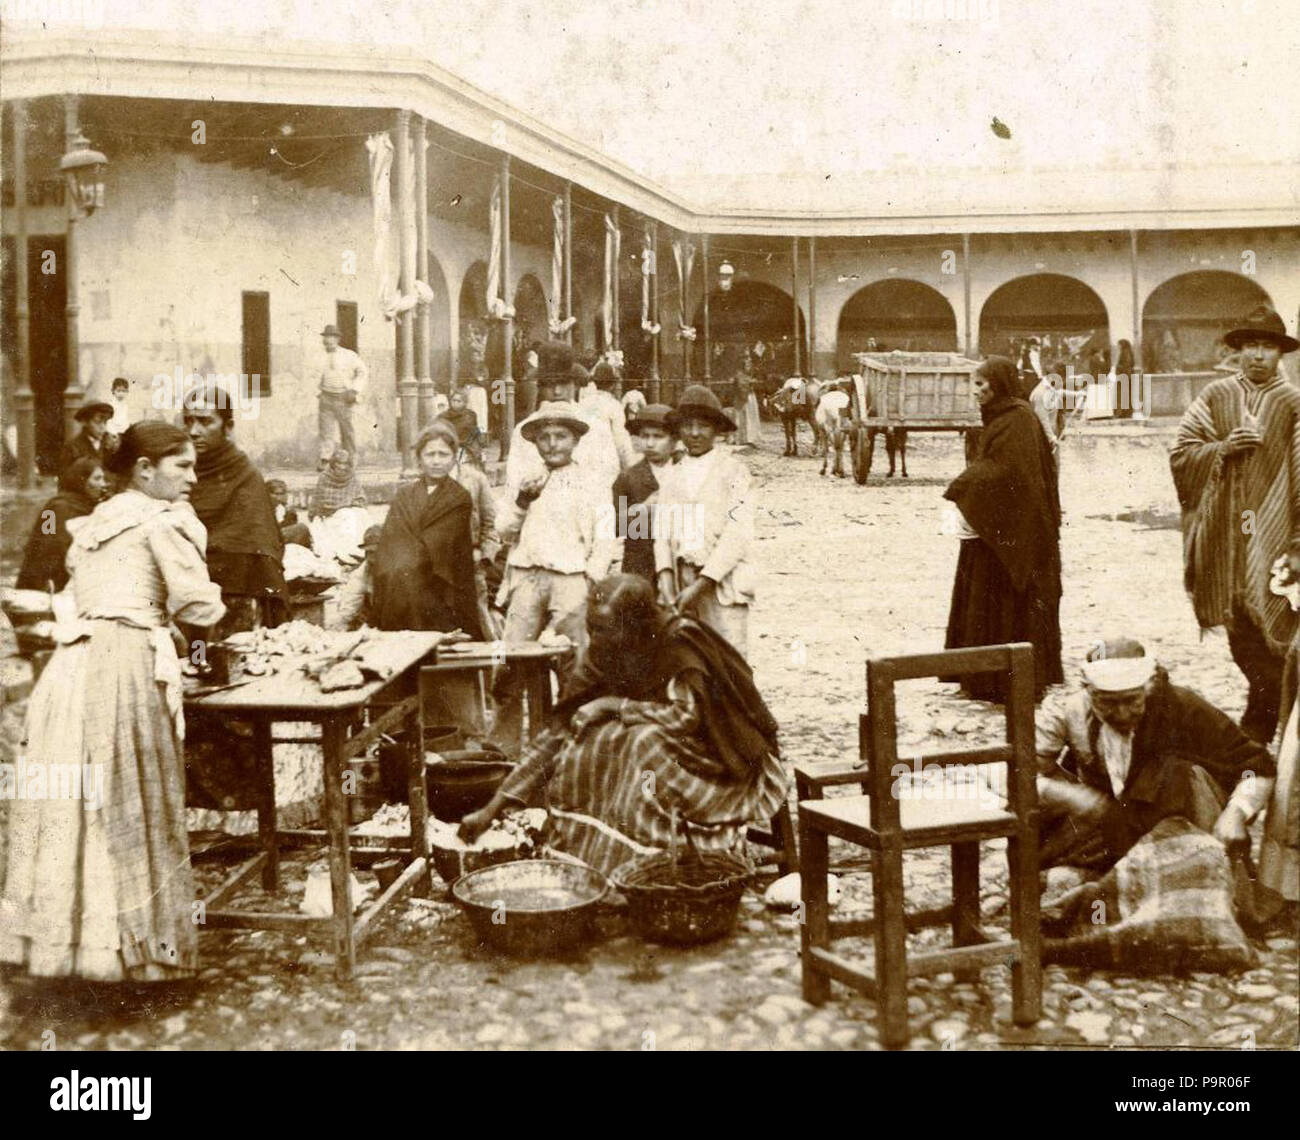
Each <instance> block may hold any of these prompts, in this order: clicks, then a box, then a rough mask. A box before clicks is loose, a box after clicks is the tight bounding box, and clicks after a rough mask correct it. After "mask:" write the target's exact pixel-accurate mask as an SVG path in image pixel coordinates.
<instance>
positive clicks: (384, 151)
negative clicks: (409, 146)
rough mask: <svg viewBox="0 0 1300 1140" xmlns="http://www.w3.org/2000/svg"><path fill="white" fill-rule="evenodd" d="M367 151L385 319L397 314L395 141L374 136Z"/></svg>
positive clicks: (385, 135) (376, 276) (381, 305)
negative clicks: (394, 208)
mask: <svg viewBox="0 0 1300 1140" xmlns="http://www.w3.org/2000/svg"><path fill="white" fill-rule="evenodd" d="M366 151H367V153H368V155H369V162H370V202H371V207H372V211H373V217H374V242H375V279H376V280H377V281H378V282H379V308H380V310H381V311H382V312H383V313H384V315H385V316H392V314H393V313H395V312H396V311H397V263H396V261H395V260H394V258H393V200H392V175H393V140H392V139H391V138H389V137H388V135H387V134H377V135H371V136H370V137H369V138H368V139H366Z"/></svg>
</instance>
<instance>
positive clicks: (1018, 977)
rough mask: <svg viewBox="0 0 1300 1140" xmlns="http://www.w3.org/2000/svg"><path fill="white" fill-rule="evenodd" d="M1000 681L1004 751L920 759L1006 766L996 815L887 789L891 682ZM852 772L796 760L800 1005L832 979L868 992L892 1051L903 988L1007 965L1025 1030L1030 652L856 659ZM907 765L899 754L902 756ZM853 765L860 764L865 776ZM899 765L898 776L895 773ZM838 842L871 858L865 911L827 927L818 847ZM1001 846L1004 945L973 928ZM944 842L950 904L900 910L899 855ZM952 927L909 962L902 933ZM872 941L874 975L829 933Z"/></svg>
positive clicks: (1031, 919)
mask: <svg viewBox="0 0 1300 1140" xmlns="http://www.w3.org/2000/svg"><path fill="white" fill-rule="evenodd" d="M990 672H1001V673H1004V674H1005V675H1006V676H1007V677H1008V699H1007V703H1006V726H1007V727H1006V733H1007V741H1006V743H1005V744H1001V745H997V746H995V747H992V748H975V749H965V750H962V751H956V752H943V753H939V754H937V755H934V756H925V757H924V764H925V766H926V767H927V768H929V767H942V768H947V767H950V766H952V765H954V764H967V765H976V764H991V763H1003V764H1006V765H1007V768H1008V773H1007V788H1008V804H1007V807H1006V809H1005V810H1004V809H1001V808H998V807H992V808H990V807H988V806H985V805H983V804H981V803H980V801H979V800H978V799H974V798H962V799H958V798H956V797H955V796H950V798H948V799H939V800H934V799H921V798H920V793H919V791H918V792H917V793H916V795H917V798H915V799H913V798H904V797H901V796H900V795H899V794H897V790H896V789H895V788H894V787H893V785H894V781H895V780H896V779H897V778H898V777H899V775H900V772H902V771H906V772H908V773H909V774H910V773H911V772H912V771H913V768H912V766H911V765H910V764H906V763H904V764H900V762H899V757H898V749H897V725H896V719H895V718H896V714H895V706H894V684H895V682H897V681H903V680H910V679H913V678H918V677H944V678H949V677H960V676H967V675H970V674H973V673H990ZM858 737H859V751H860V754H861V756H862V764H859V765H857V766H851V765H843V764H840V765H822V766H817V765H809V766H804V765H798V766H796V769H795V775H796V780H797V782H798V789H799V847H800V854H801V857H802V860H801V861H802V867H801V871H802V876H801V878H802V891H803V902H804V924H803V931H802V950H803V996H804V1000H805V1001H807V1002H810V1003H812V1004H813V1005H820V1004H822V1003H823V1002H824V1001H826V999H827V998H828V997H829V996H830V983H831V980H832V979H833V980H835V981H838V982H841V983H843V984H844V985H848V986H852V987H853V988H855V989H857V990H859V991H861V992H863V993H865V994H867V995H868V996H871V997H874V998H875V1000H876V1002H877V1005H878V1007H879V1009H880V1019H881V1034H880V1036H881V1042H882V1044H884V1045H885V1047H886V1048H891V1049H892V1048H901V1047H902V1046H904V1045H906V1044H907V1042H908V1040H909V1037H910V1034H909V1032H908V1026H907V979H908V977H909V976H910V975H928V974H937V973H943V972H947V971H952V972H953V973H954V974H956V975H957V976H958V977H959V978H962V979H971V980H973V979H974V978H975V977H976V976H978V970H979V969H980V968H981V967H983V966H987V965H992V964H1000V963H1007V964H1009V965H1010V967H1011V989H1012V1017H1013V1019H1014V1021H1015V1023H1016V1024H1017V1025H1032V1024H1033V1023H1034V1022H1035V1021H1037V1020H1038V1018H1039V1017H1040V1016H1041V1013H1042V969H1041V963H1040V936H1039V928H1038V922H1039V919H1038V897H1039V896H1038V799H1037V788H1036V782H1035V780H1036V770H1035V755H1034V656H1033V647H1032V646H1030V645H1028V644H1023V643H1022V644H1016V645H999V646H988V647H980V648H975V649H956V650H950V651H946V652H942V653H929V654H921V655H917V656H909V657H886V658H877V659H875V660H871V661H868V662H867V712H866V713H865V715H863V716H862V717H861V718H860V722H859V734H858ZM906 759H907V758H905V760H906ZM863 764H865V768H864V767H863ZM896 765H899V767H898V769H897V770H896V769H895V766H896ZM854 783H856V784H860V785H861V786H862V788H863V790H864V792H865V793H866V794H864V795H857V796H846V797H838V798H835V799H823V798H822V790H823V789H824V788H826V787H830V786H834V785H844V784H854ZM832 835H834V836H836V837H838V838H840V839H843V840H846V841H847V842H849V843H854V844H858V845H859V846H862V847H865V848H867V849H868V850H869V851H870V853H871V854H870V858H871V865H872V889H873V896H874V908H873V915H872V917H871V918H870V919H867V920H858V921H833V920H831V918H830V916H829V908H828V905H827V873H828V870H829V866H828V841H829V838H830V836H832ZM999 837H1005V838H1006V840H1007V860H1008V863H1009V864H1010V889H1009V896H1010V906H1011V939H1010V940H1009V941H1008V940H1005V939H1001V940H994V939H993V938H991V937H990V936H989V935H988V934H986V933H985V932H984V930H982V929H981V927H980V925H979V918H980V910H979V904H980V897H979V867H980V864H979V852H980V843H981V842H983V841H984V840H987V839H996V838H999ZM922 847H948V848H950V849H951V853H952V855H951V857H952V905H951V906H948V907H941V908H936V909H932V910H928V911H919V912H916V913H914V914H907V913H905V911H904V899H903V852H904V851H907V850H914V849H917V848H922ZM948 923H951V925H952V935H953V937H952V942H953V944H952V948H951V949H947V950H939V951H932V952H929V953H923V954H913V955H912V956H911V957H910V958H909V956H908V953H907V930H908V928H909V927H910V928H912V929H916V928H919V927H922V926H933V925H937V924H948ZM865 935H873V936H874V939H875V950H876V955H875V971H874V973H868V972H866V971H864V970H862V969H860V968H859V967H857V966H856V965H854V964H852V963H850V962H849V961H847V960H845V959H844V958H842V957H840V956H839V955H837V954H835V953H833V952H832V951H831V949H830V943H831V941H832V939H834V938H844V937H853V936H865Z"/></svg>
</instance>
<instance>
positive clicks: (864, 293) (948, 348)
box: [835, 277, 957, 372]
mask: <svg viewBox="0 0 1300 1140" xmlns="http://www.w3.org/2000/svg"><path fill="white" fill-rule="evenodd" d="M872 340H874V341H875V342H876V343H875V347H876V348H877V349H880V350H881V351H887V350H889V349H895V348H897V349H901V350H902V351H904V352H956V351H957V315H956V314H955V313H954V312H953V309H952V305H951V304H949V303H948V299H947V298H946V297H945V296H944V295H943V294H942V293H940V292H939V291H938V290H937V289H935V288H933V287H932V286H930V285H925V284H923V283H922V282H920V281H908V280H901V279H896V278H892V277H891V278H887V279H885V280H883V281H873V282H872V283H871V284H870V285H867V286H865V287H864V288H862V289H859V290H858V291H857V292H856V293H854V294H853V296H852V297H850V298H849V299H848V300H847V301H846V302H845V304H844V308H843V309H841V310H840V320H839V328H838V331H837V332H836V335H835V367H836V370H837V371H839V372H846V371H848V372H852V371H856V367H855V364H856V362H855V361H854V359H853V354H854V353H855V352H867V351H869V350H870V349H871V346H870V343H869V342H870V341H872Z"/></svg>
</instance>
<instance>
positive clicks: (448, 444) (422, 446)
mask: <svg viewBox="0 0 1300 1140" xmlns="http://www.w3.org/2000/svg"><path fill="white" fill-rule="evenodd" d="M457 446H458V440H457V437H456V432H455V429H454V428H452V426H451V425H450V424H448V423H446V422H444V421H438V420H435V421H434V422H433V423H431V424H430V425H429V426H428V428H427V429H426V430H425V432H424V434H423V435H422V436H421V437H420V439H419V442H418V443H417V444H416V450H415V455H416V462H418V463H419V465H420V471H421V474H420V478H419V479H417V480H416V481H415V482H414V483H408V484H407V485H406V486H405V487H403V488H402V489H401V490H400V491H398V492H397V494H396V495H394V496H393V502H392V505H391V506H390V507H389V508H388V518H387V519H386V520H385V521H384V528H383V530H382V532H381V533H380V535H379V545H378V547H377V549H376V550H375V556H374V599H375V604H374V611H375V618H376V621H377V622H378V625H379V628H380V629H429V630H443V631H449V630H453V629H461V630H464V631H465V632H466V633H468V634H469V635H470V636H471V637H473V638H474V639H476V640H481V639H483V638H484V637H485V636H486V634H485V632H484V630H483V629H482V626H481V624H480V622H479V616H478V596H477V593H476V590H475V584H474V537H473V534H472V527H471V520H472V516H473V502H472V500H471V499H470V497H469V493H468V492H467V491H466V490H465V489H464V488H463V487H462V486H461V485H460V484H459V483H457V482H456V480H455V479H453V478H451V476H450V472H451V468H452V465H453V464H454V463H455V461H456V451H457Z"/></svg>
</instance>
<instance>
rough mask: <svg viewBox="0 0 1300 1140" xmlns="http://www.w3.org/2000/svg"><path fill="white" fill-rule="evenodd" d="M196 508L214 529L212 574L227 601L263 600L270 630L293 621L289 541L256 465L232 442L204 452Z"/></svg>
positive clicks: (211, 532)
mask: <svg viewBox="0 0 1300 1140" xmlns="http://www.w3.org/2000/svg"><path fill="white" fill-rule="evenodd" d="M195 473H196V474H197V475H198V477H199V481H198V482H197V483H196V484H195V485H194V489H193V490H192V491H191V492H190V505H191V506H193V508H194V513H195V514H197V515H198V516H199V521H200V522H202V523H203V525H204V526H205V527H207V529H208V575H209V576H210V577H211V578H212V580H213V581H214V582H216V583H217V585H218V586H220V587H221V596H222V598H257V599H259V600H260V601H261V602H262V603H263V616H264V618H265V620H266V622H267V624H268V625H276V624H279V622H281V621H283V620H284V619H285V617H286V616H288V602H289V591H288V589H287V587H286V586H285V582H284V539H283V538H282V537H281V535H280V526H279V524H278V523H277V522H276V521H275V504H274V503H273V502H272V501H271V495H270V492H268V491H267V489H266V483H265V482H264V481H263V479H262V476H261V475H260V474H259V473H258V470H257V468H256V467H254V466H253V464H252V461H251V460H250V459H249V458H248V456H247V455H245V454H244V453H243V452H242V451H240V450H239V448H237V447H236V446H235V445H234V444H233V443H231V442H230V441H229V440H225V441H224V442H223V443H221V444H220V445H218V446H217V447H214V448H211V449H209V450H207V451H203V452H200V453H199V456H198V460H197V462H196V464H195Z"/></svg>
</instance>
